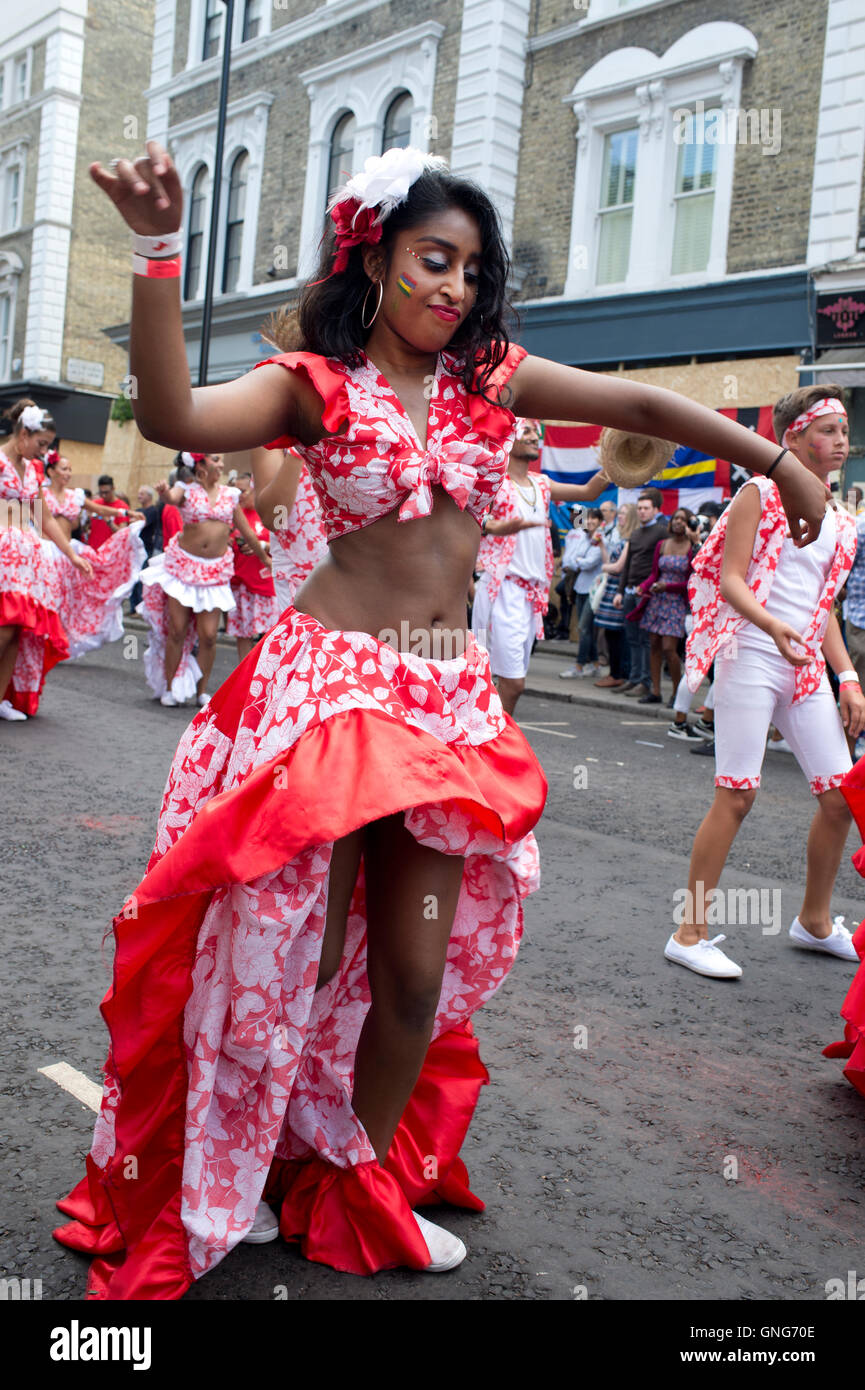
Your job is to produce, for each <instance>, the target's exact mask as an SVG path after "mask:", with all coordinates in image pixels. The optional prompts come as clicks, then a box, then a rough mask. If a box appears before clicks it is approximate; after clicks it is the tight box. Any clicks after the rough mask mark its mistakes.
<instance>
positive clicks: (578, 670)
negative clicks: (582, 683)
mask: <svg viewBox="0 0 865 1390" xmlns="http://www.w3.org/2000/svg"><path fill="white" fill-rule="evenodd" d="M585 674H586V673H585V671H584V670H583V668H582V666H577V665H576V664H574V665H573V666H569V667H568V669H567V670H566V671H560V672H559V680H560V681H572V680H579V678H580V677H581V676H584V675H585Z"/></svg>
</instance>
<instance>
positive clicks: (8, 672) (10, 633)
mask: <svg viewBox="0 0 865 1390" xmlns="http://www.w3.org/2000/svg"><path fill="white" fill-rule="evenodd" d="M20 637H21V629H20V627H0V700H2V699H3V695H4V691H5V690H6V687H7V685H8V684H9V682H10V681H11V679H12V672H13V671H14V670H15V662H16V661H17V660H18V642H19V639H20Z"/></svg>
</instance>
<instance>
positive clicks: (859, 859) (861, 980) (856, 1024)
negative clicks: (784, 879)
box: [823, 758, 865, 1096]
mask: <svg viewBox="0 0 865 1390" xmlns="http://www.w3.org/2000/svg"><path fill="white" fill-rule="evenodd" d="M841 791H842V793H843V796H844V800H845V801H846V802H847V805H848V806H849V807H850V810H851V811H852V813H853V818H854V820H855V821H856V825H857V827H858V829H859V834H860V835H861V836H862V838H863V840H865V758H860V759H859V761H858V762H857V763H854V765H853V767H852V768H851V769H850V771H849V772H848V773H847V775H846V776H845V778H844V781H843V782H842V783H841ZM853 863H854V864H855V865H856V868H857V869H858V870H859V872H860V874H862V876H863V877H865V844H863V845H862V846H861V848H860V849H858V850H857V851H856V853H855V854H854V855H853ZM853 945H854V946H855V947H856V950H857V951H858V952H859V960H860V965H859V968H858V970H857V971H856V974H855V975H854V977H853V983H852V984H851V986H850V988H849V990H848V991H847V997H846V998H845V1000H844V1003H843V1004H842V1006H841V1017H842V1018H843V1019H844V1041H843V1042H836V1043H830V1044H829V1046H828V1047H824V1049H823V1055H824V1057H845V1058H847V1065H846V1067H845V1068H844V1075H845V1076H846V1077H847V1080H848V1081H849V1082H850V1083H851V1085H853V1086H855V1087H856V1090H857V1091H859V1092H860V1093H861V1094H862V1095H863V1096H865V921H863V922H861V923H860V925H859V927H858V929H857V930H856V931H855V932H854V933H853Z"/></svg>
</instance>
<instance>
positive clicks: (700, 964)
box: [664, 932, 742, 980]
mask: <svg viewBox="0 0 865 1390" xmlns="http://www.w3.org/2000/svg"><path fill="white" fill-rule="evenodd" d="M726 940H727V938H726V936H724V935H721V936H713V937H712V940H711V941H698V942H697V944H696V946H682V945H681V944H680V943H679V942H678V941H677V940H676V934H675V932H674V933H673V935H672V936H671V937H670V939H669V941H668V942H667V944H666V946H665V947H664V955H665V956H666V957H667V960H672V961H675V962H676V964H677V965H684V966H687V968H688V969H689V970H693V971H695V972H696V974H697V975H712V976H713V977H714V978H715V979H717V980H738V978H739V976H740V975H741V974H742V967H741V965H737V964H736V962H735V961H734V960H730V958H729V957H728V956H725V955H724V952H723V951H719V950H718V942H719V941H726Z"/></svg>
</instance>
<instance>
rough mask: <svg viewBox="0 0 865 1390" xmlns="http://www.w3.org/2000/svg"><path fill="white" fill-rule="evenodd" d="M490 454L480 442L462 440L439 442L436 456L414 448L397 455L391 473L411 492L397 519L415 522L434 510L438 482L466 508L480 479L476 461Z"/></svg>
mask: <svg viewBox="0 0 865 1390" xmlns="http://www.w3.org/2000/svg"><path fill="white" fill-rule="evenodd" d="M487 457H488V455H487V454H486V453H485V451H484V450H483V449H482V448H481V447H480V446H479V445H477V444H467V443H466V442H465V440H460V439H454V440H453V441H451V442H450V443H447V442H439V444H438V445H437V447H436V452H435V455H433V454H431V453H429V451H427V453H425V454H423V455H421V456H418V454H417V453H416V452H414V451H411V452H409V451H406V453H405V454H404V455H403V454H400V455H398V456H397V458H396V459H395V460H394V464H393V467H392V468H391V469H390V470H389V471H390V476H391V478H392V479H393V481H394V483H396V485H397V486H398V487H401V488H403V487H404V488H407V489H408V492H409V496H408V497H407V498H406V500H405V501H404V502H403V503H402V506H401V507H400V509H399V515H398V519H399V520H400V521H414V520H416V519H417V518H418V517H422V516H429V515H430V514H431V512H432V509H433V496H432V489H433V487H434V486H436V485H437V484H438V485H439V486H440V487H443V488H444V490H445V492H447V493H448V495H449V496H450V497H452V498H453V500H454V501H455V502H456V504H457V506H458V507H459V509H460V511H465V509H466V503H467V502H468V500H469V498H470V497H471V494H472V491H473V489H474V486H475V484H476V482H477V468H476V461H477V460H478V459H479V458H481V459H486V458H487Z"/></svg>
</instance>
